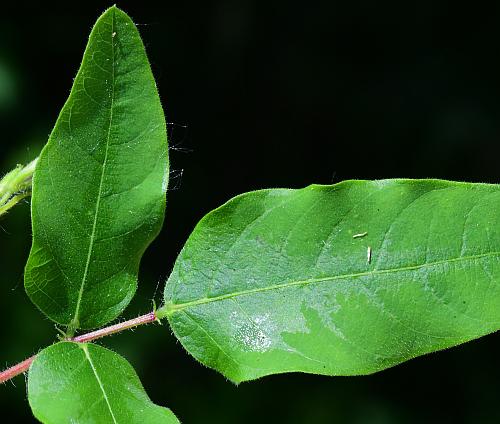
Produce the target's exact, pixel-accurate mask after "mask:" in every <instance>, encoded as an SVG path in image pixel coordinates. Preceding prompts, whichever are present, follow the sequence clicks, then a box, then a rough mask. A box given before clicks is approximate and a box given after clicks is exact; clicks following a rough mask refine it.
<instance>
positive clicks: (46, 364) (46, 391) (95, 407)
mask: <svg viewBox="0 0 500 424" xmlns="http://www.w3.org/2000/svg"><path fill="white" fill-rule="evenodd" d="M28 399H29V403H30V405H31V409H32V410H33V414H34V415H35V417H36V418H38V419H39V420H40V421H41V422H43V423H46V424H58V423H64V424H66V423H79V424H83V423H96V424H97V423H98V424H101V423H102V424H105V423H112V424H117V423H123V424H134V423H138V424H146V423H147V424H149V423H151V424H155V423H178V422H179V421H178V420H177V418H176V417H175V415H174V414H173V413H172V412H171V411H170V410H169V409H167V408H163V407H161V406H158V405H155V404H154V403H153V402H151V400H150V399H149V397H148V395H147V394H146V392H145V391H144V389H143V387H142V385H141V382H140V381H139V378H138V377H137V374H136V373H135V371H134V369H133V368H132V366H131V365H130V364H129V363H128V362H127V361H126V360H125V359H124V358H122V357H121V356H120V355H117V354H116V353H114V352H112V351H110V350H108V349H105V348H103V347H101V346H97V345H94V344H79V343H70V342H62V343H57V344H55V345H53V346H50V347H48V348H47V349H44V350H43V351H42V352H40V353H39V354H38V355H37V357H36V359H35V361H34V362H33V364H32V365H31V367H30V370H29V374H28Z"/></svg>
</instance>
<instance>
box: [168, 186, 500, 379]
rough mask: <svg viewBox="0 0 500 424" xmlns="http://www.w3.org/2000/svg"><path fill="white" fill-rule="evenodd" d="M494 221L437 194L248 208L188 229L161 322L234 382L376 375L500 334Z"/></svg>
mask: <svg viewBox="0 0 500 424" xmlns="http://www.w3.org/2000/svg"><path fill="white" fill-rule="evenodd" d="M499 209H500V189H499V187H498V186H496V185H486V184H465V183H453V182H446V181H439V180H382V181H372V182H370V181H346V182H343V183H340V184H337V185H333V186H317V185H314V186H310V187H307V188H305V189H302V190H285V189H283V190H280V189H277V190H263V191H257V192H252V193H248V194H244V195H241V196H238V197H236V198H234V199H233V200H231V201H229V202H228V203H227V204H225V205H224V206H222V207H221V208H219V209H217V210H215V211H213V212H211V213H210V214H208V215H207V216H206V217H205V218H204V219H203V220H202V221H201V222H200V223H199V224H198V226H197V227H196V228H195V230H194V232H193V234H192V235H191V237H190V238H189V240H188V242H187V243H186V245H185V247H184V249H183V250H182V252H181V254H180V255H179V258H178V259H177V262H176V264H175V267H174V270H173V273H172V275H171V277H170V278H169V280H168V282H167V285H166V289H165V306H164V307H163V308H162V310H161V311H160V313H161V314H165V315H166V316H168V318H169V322H170V324H171V326H172V329H173V331H174V333H175V335H176V336H177V338H178V339H179V340H180V341H181V343H182V344H183V346H184V347H185V348H186V349H187V350H188V351H189V352H190V353H191V354H192V355H193V356H194V357H195V358H196V359H198V360H199V361H201V362H202V363H203V364H205V365H207V366H209V367H212V368H215V369H216V370H218V371H220V372H221V373H223V374H224V375H225V376H226V377H228V378H229V379H231V380H232V381H234V382H241V381H244V380H251V379H255V378H258V377H261V376H265V375H268V374H274V373H283V372H290V371H302V372H309V373H316V374H326V375H357V374H369V373H373V372H376V371H379V370H382V369H384V368H387V367H390V366H393V365H395V364H398V363H400V362H403V361H405V360H408V359H410V358H413V357H416V356H418V355H422V354H425V353H429V352H432V351H436V350H439V349H444V348H447V347H450V346H454V345H457V344H459V343H462V342H465V341H468V340H471V339H474V338H477V337H480V336H483V335H485V334H488V333H490V332H493V331H496V330H497V329H498V328H499V324H500V217H499V215H498V210H499Z"/></svg>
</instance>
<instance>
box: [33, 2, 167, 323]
mask: <svg viewBox="0 0 500 424" xmlns="http://www.w3.org/2000/svg"><path fill="white" fill-rule="evenodd" d="M167 177H168V159H167V140H166V127H165V119H164V116H163V111H162V108H161V104H160V100H159V97H158V93H157V90H156V86H155V82H154V80H153V76H152V74H151V70H150V67H149V63H148V60H147V57H146V54H145V51H144V47H143V44H142V42H141V39H140V37H139V33H138V32H137V29H136V27H135V26H134V24H133V23H132V21H131V20H130V18H129V17H128V16H127V15H126V14H125V13H123V12H122V11H120V10H118V9H117V8H116V7H112V8H110V9H108V10H107V11H106V12H105V13H104V14H103V15H102V16H101V17H100V18H99V20H98V21H97V23H96V25H95V27H94V29H93V30H92V33H91V35H90V39H89V42H88V45H87V49H86V51H85V55H84V57H83V62H82V65H81V67H80V70H79V72H78V75H77V77H76V79H75V82H74V85H73V88H72V90H71V94H70V96H69V99H68V101H67V102H66V104H65V106H64V108H63V110H62V112H61V115H60V116H59V119H58V120H57V123H56V125H55V128H54V130H53V132H52V134H51V136H50V139H49V142H48V144H47V146H46V147H45V148H44V150H43V152H42V154H41V157H40V160H39V163H38V165H37V168H36V171H35V175H34V180H33V201H32V221H33V246H32V250H31V254H30V258H29V261H28V264H27V266H26V274H25V287H26V291H27V293H28V295H29V297H30V298H31V300H32V301H33V302H34V303H35V304H36V305H37V306H38V307H39V308H40V309H41V310H42V311H43V312H44V313H45V314H46V315H48V316H49V317H50V318H51V319H53V320H54V321H56V322H58V323H60V324H64V325H69V326H70V327H71V329H75V328H92V327H97V326H99V325H102V324H104V323H106V322H107V321H109V320H111V319H113V318H115V317H116V316H117V315H119V314H120V313H121V312H122V311H123V309H124V308H125V307H126V306H127V304H128V303H129V302H130V300H131V298H132V297H133V295H134V293H135V289H136V285H137V282H136V280H137V272H138V267H139V261H140V259H141V256H142V254H143V252H144V250H145V249H146V247H147V246H148V244H149V243H150V242H151V240H153V238H154V237H155V236H156V235H157V233H158V231H159V230H160V227H161V224H162V221H163V216H164V209H165V191H166V186H167Z"/></svg>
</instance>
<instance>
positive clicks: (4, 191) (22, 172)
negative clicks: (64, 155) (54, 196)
mask: <svg viewBox="0 0 500 424" xmlns="http://www.w3.org/2000/svg"><path fill="white" fill-rule="evenodd" d="M37 162H38V158H36V159H35V160H34V161H32V162H30V163H29V164H28V165H26V166H22V165H18V166H17V167H16V168H14V169H13V170H12V171H10V172H9V173H8V174H6V175H5V176H4V177H3V178H2V179H0V216H1V215H3V214H5V213H6V212H7V211H8V210H9V209H10V208H12V207H13V206H14V205H16V204H17V203H19V202H20V201H21V200H23V199H24V198H26V197H28V196H29V195H30V194H31V182H32V179H33V173H34V172H35V167H36V164H37Z"/></svg>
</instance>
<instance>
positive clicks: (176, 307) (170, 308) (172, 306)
mask: <svg viewBox="0 0 500 424" xmlns="http://www.w3.org/2000/svg"><path fill="white" fill-rule="evenodd" d="M493 256H500V252H489V253H482V254H478V255H470V256H460V257H458V258H451V259H443V260H440V261H435V262H426V263H423V264H418V265H410V266H404V267H398V268H388V269H380V270H377V269H376V270H371V271H363V272H357V273H351V274H342V275H334V276H330V277H321V278H310V279H307V280H298V281H288V282H286V283H280V284H274V285H272V286H267V287H258V288H255V289H249V290H242V291H239V292H234V293H228V294H223V295H220V296H214V297H210V298H201V299H197V300H192V301H189V302H184V303H167V304H166V305H165V306H164V307H163V308H161V309H160V310H158V311H157V316H158V317H159V318H161V317H162V315H163V314H162V310H163V312H164V314H165V316H171V315H173V314H174V313H176V312H180V311H183V310H184V309H187V308H190V307H193V306H199V305H204V304H208V303H213V302H220V301H223V300H227V299H233V298H236V297H242V296H248V295H252V294H256V293H262V292H266V291H272V290H281V289H286V288H290V287H294V286H300V285H308V284H315V283H321V282H326V281H335V280H342V279H349V278H359V277H366V276H373V275H384V274H392V273H397V272H405V271H415V270H418V269H422V268H425V267H432V266H437V265H445V264H450V263H456V262H465V261H473V260H477V259H483V258H487V257H493Z"/></svg>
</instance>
